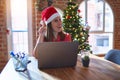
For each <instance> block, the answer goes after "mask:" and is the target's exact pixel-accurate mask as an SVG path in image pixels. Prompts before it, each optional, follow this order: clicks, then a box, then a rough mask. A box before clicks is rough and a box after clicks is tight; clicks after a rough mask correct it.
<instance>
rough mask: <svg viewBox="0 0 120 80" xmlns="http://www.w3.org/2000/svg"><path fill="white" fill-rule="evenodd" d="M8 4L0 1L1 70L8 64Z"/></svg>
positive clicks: (3, 0)
mask: <svg viewBox="0 0 120 80" xmlns="http://www.w3.org/2000/svg"><path fill="white" fill-rule="evenodd" d="M5 5H6V2H5V0H0V70H1V69H2V68H3V66H5V64H6V62H7V57H8V54H7V35H6V6H5Z"/></svg>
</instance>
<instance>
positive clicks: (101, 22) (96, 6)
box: [79, 0, 113, 54]
mask: <svg viewBox="0 0 120 80" xmlns="http://www.w3.org/2000/svg"><path fill="white" fill-rule="evenodd" d="M79 9H80V10H81V13H80V14H79V15H80V16H82V19H83V22H84V24H86V23H88V25H89V26H90V27H91V28H90V33H89V34H90V37H89V43H90V45H91V46H92V47H91V49H92V51H93V54H101V53H103V54H104V53H107V52H108V51H109V50H110V49H112V48H113V13H112V9H111V8H110V6H109V4H108V3H107V2H105V1H104V0H85V1H83V2H82V3H81V4H80V6H79Z"/></svg>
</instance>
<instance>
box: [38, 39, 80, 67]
mask: <svg viewBox="0 0 120 80" xmlns="http://www.w3.org/2000/svg"><path fill="white" fill-rule="evenodd" d="M78 44H79V43H78V42H77V41H74V42H43V43H39V44H38V47H37V55H38V68H39V69H44V68H59V67H73V66H75V65H76V62H77V53H78Z"/></svg>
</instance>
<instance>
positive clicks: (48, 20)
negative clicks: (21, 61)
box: [33, 6, 71, 56]
mask: <svg viewBox="0 0 120 80" xmlns="http://www.w3.org/2000/svg"><path fill="white" fill-rule="evenodd" d="M41 17H42V21H41V22H40V29H39V37H38V40H37V43H36V46H35V48H34V51H33V56H35V53H36V48H37V45H38V43H40V42H59V41H71V35H70V34H68V33H66V32H64V31H63V28H62V21H61V17H60V14H59V13H58V12H57V10H56V9H55V8H54V7H53V6H50V7H48V8H46V9H45V10H43V11H42V13H41Z"/></svg>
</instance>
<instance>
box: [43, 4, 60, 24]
mask: <svg viewBox="0 0 120 80" xmlns="http://www.w3.org/2000/svg"><path fill="white" fill-rule="evenodd" d="M41 15H42V21H45V24H46V25H47V24H48V23H50V22H51V21H52V20H53V19H54V18H56V17H57V16H60V14H59V13H58V12H57V10H56V9H55V8H54V7H53V6H50V7H48V8H46V9H44V10H43V11H42V13H41Z"/></svg>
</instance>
